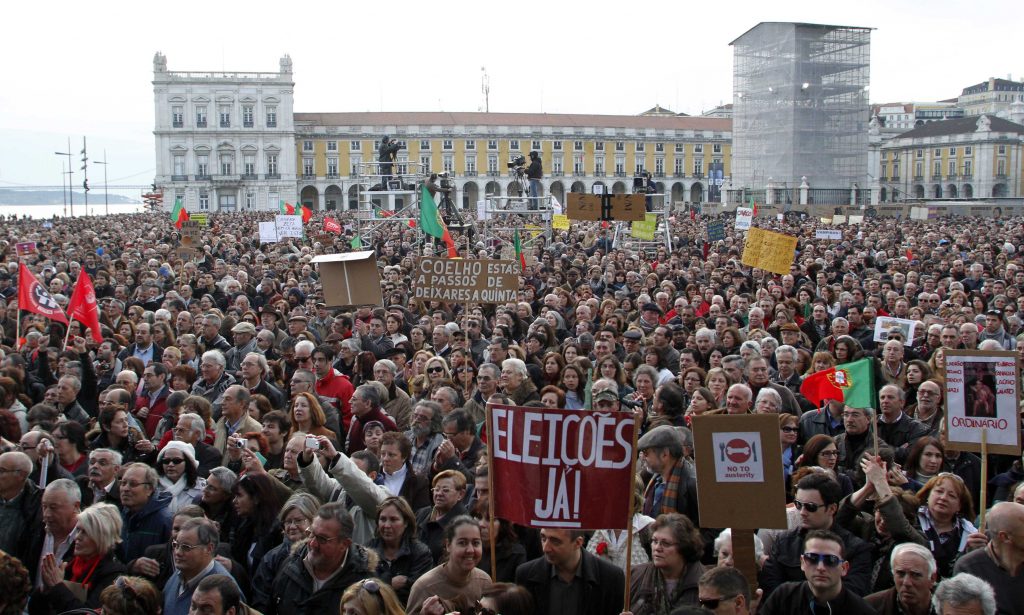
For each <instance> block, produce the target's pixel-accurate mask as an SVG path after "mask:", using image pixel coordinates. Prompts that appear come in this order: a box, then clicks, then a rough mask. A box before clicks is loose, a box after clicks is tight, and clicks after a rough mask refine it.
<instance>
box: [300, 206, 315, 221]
mask: <svg viewBox="0 0 1024 615" xmlns="http://www.w3.org/2000/svg"><path fill="white" fill-rule="evenodd" d="M312 217H313V210H311V209H310V208H308V207H306V206H305V205H303V206H302V223H303V224H308V223H309V221H310V219H312Z"/></svg>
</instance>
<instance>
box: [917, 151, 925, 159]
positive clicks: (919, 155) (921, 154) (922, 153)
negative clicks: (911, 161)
mask: <svg viewBox="0 0 1024 615" xmlns="http://www.w3.org/2000/svg"><path fill="white" fill-rule="evenodd" d="M917 157H918V158H924V150H923V149H919V150H917Z"/></svg>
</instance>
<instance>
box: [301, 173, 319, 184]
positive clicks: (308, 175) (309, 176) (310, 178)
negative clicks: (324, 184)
mask: <svg viewBox="0 0 1024 615" xmlns="http://www.w3.org/2000/svg"><path fill="white" fill-rule="evenodd" d="M302 180H303V181H307V182H311V181H314V180H316V174H314V173H303V174H302Z"/></svg>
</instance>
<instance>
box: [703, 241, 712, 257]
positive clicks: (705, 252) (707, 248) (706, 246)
mask: <svg viewBox="0 0 1024 615" xmlns="http://www.w3.org/2000/svg"><path fill="white" fill-rule="evenodd" d="M709 252H711V244H710V243H708V242H706V241H705V242H704V260H708V253H709Z"/></svg>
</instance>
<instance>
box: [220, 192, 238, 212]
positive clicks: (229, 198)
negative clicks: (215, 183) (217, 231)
mask: <svg viewBox="0 0 1024 615" xmlns="http://www.w3.org/2000/svg"><path fill="white" fill-rule="evenodd" d="M217 200H218V201H219V202H218V203H217V208H218V209H224V210H234V209H235V205H236V203H235V195H233V194H220V195H217Z"/></svg>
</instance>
